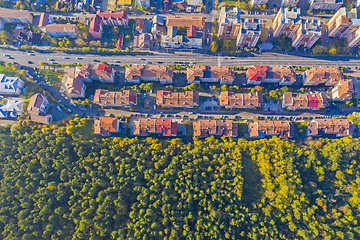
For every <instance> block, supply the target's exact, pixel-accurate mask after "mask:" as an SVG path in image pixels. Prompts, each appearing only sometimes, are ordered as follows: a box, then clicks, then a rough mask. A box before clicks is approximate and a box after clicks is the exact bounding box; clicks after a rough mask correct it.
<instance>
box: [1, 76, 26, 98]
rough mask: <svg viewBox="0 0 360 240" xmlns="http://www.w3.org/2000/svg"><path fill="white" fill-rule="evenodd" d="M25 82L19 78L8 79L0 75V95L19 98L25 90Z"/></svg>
mask: <svg viewBox="0 0 360 240" xmlns="http://www.w3.org/2000/svg"><path fill="white" fill-rule="evenodd" d="M24 85H25V82H24V81H23V80H21V79H20V78H18V77H8V76H6V75H5V74H0V94H4V95H12V96H19V95H20V94H21V93H22V91H23V89H24Z"/></svg>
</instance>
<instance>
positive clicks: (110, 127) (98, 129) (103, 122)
mask: <svg viewBox="0 0 360 240" xmlns="http://www.w3.org/2000/svg"><path fill="white" fill-rule="evenodd" d="M117 132H119V120H118V119H117V118H112V117H100V119H95V121H94V133H95V134H98V135H101V136H110V135H111V134H112V133H117Z"/></svg>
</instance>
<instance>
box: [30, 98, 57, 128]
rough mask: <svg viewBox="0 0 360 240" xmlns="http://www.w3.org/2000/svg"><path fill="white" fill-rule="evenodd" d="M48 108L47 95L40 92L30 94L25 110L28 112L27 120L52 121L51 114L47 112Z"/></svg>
mask: <svg viewBox="0 0 360 240" xmlns="http://www.w3.org/2000/svg"><path fill="white" fill-rule="evenodd" d="M48 108H49V101H48V100H47V97H45V96H44V95H42V94H40V93H36V94H35V95H33V96H31V98H30V101H29V105H28V108H27V111H28V113H29V120H30V121H33V122H38V123H43V124H49V123H50V122H51V121H53V117H52V115H51V114H48V113H47V110H48Z"/></svg>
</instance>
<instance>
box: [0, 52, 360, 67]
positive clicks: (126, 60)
mask: <svg viewBox="0 0 360 240" xmlns="http://www.w3.org/2000/svg"><path fill="white" fill-rule="evenodd" d="M4 54H8V55H10V56H11V59H10V60H9V58H7V57H5V56H3V55H4ZM27 54H28V53H27V52H21V51H15V50H8V49H0V61H4V62H17V63H19V64H21V65H26V66H30V67H34V66H35V67H37V66H38V63H39V62H40V61H42V62H44V63H50V61H49V60H48V59H54V60H55V62H56V63H66V64H70V63H93V62H94V60H98V61H105V62H108V63H113V62H114V60H118V61H121V63H120V64H121V65H124V64H128V65H129V64H146V63H147V62H151V63H152V64H165V65H169V64H173V63H174V62H175V61H176V62H190V61H192V62H196V64H198V65H200V64H205V65H218V63H220V65H222V66H247V67H248V66H253V65H270V66H275V65H280V66H310V67H312V66H347V67H358V66H360V59H359V58H354V57H331V56H325V57H309V56H295V55H291V54H287V55H286V54H280V53H263V54H261V55H260V54H254V55H253V56H252V57H234V58H233V59H224V58H227V57H228V56H221V57H220V56H219V57H218V56H213V55H207V54H198V53H157V52H154V54H153V55H145V56H144V55H105V54H98V55H95V54H81V53H80V54H78V53H74V54H72V53H70V54H67V53H64V52H58V51H54V52H46V53H37V52H35V56H28V55H27ZM64 56H66V57H69V58H70V59H63V57H64ZM77 57H78V58H81V59H76V58H77ZM140 58H143V59H145V60H140ZM28 61H32V62H33V64H29V63H28ZM160 61H161V62H162V63H161V62H160ZM159 62H160V63H159Z"/></svg>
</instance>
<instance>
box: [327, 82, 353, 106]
mask: <svg viewBox="0 0 360 240" xmlns="http://www.w3.org/2000/svg"><path fill="white" fill-rule="evenodd" d="M353 94H354V85H353V81H352V80H351V79H346V80H345V79H344V80H340V81H339V82H337V83H336V84H335V85H334V87H333V88H332V89H331V96H332V99H333V101H339V102H343V101H348V100H351V99H352V96H353Z"/></svg>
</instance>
